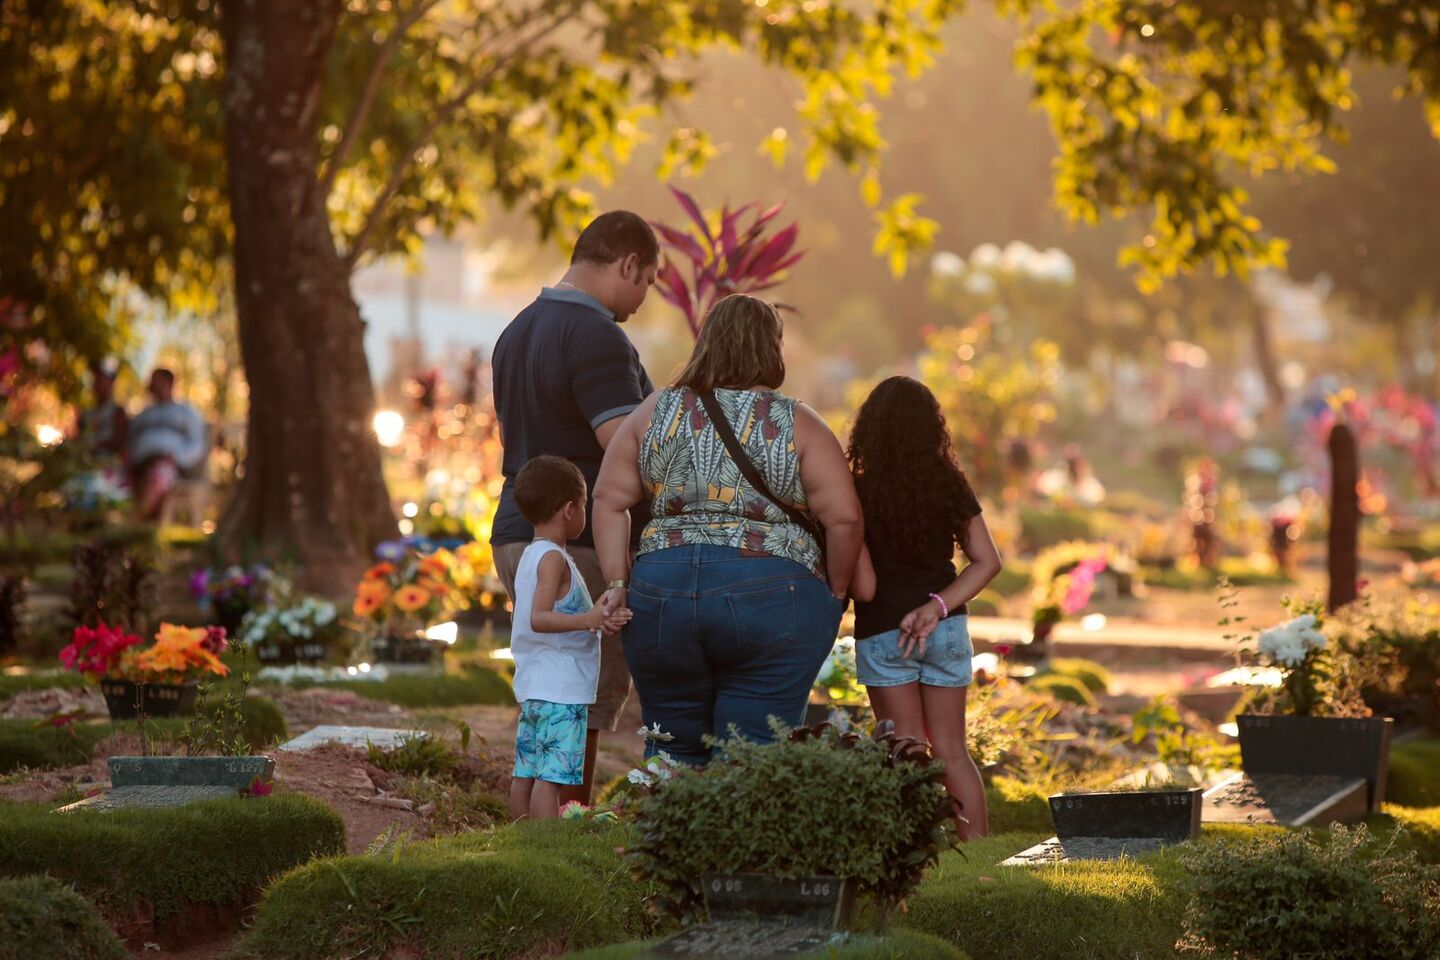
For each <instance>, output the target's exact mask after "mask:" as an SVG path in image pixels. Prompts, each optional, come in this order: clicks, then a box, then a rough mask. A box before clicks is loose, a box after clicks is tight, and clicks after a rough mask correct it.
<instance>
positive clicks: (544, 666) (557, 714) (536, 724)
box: [510, 457, 630, 820]
mask: <svg viewBox="0 0 1440 960" xmlns="http://www.w3.org/2000/svg"><path fill="white" fill-rule="evenodd" d="M585 492H586V491H585V477H584V476H583V475H582V474H581V473H580V470H579V468H578V467H576V466H575V465H574V464H573V463H571V462H570V461H568V460H565V459H564V458H562V457H536V458H535V459H533V460H531V461H530V462H529V463H527V464H525V466H524V468H523V469H521V471H520V473H519V474H518V475H516V477H515V503H516V505H517V506H518V507H519V508H520V510H521V512H522V513H524V515H525V519H526V520H528V521H530V523H531V524H532V525H533V526H534V527H535V540H534V542H532V543H531V544H530V545H529V546H528V547H526V548H525V553H524V554H523V555H521V557H520V564H519V566H518V567H517V568H516V571H515V615H514V628H513V630H512V632H511V636H510V649H511V652H512V653H514V655H515V699H516V700H518V701H519V702H520V719H519V722H518V723H517V725H516V730H515V774H514V778H513V779H512V780H511V781H510V816H511V817H513V818H514V819H516V820H519V819H520V818H522V817H530V818H531V819H532V820H540V819H544V818H546V817H554V816H557V815H558V814H559V796H560V788H561V787H562V786H575V785H578V784H579V783H581V781H582V780H583V779H584V773H585V725H586V720H587V719H588V716H587V715H588V713H589V705H590V704H592V703H594V702H595V685H596V682H597V681H598V680H599V677H600V634H599V631H601V630H608V631H612V632H613V631H617V630H619V629H620V628H621V627H622V626H623V625H624V624H625V622H626V621H627V620H629V619H630V611H629V610H626V609H620V610H616V611H614V612H613V613H611V614H610V616H609V617H607V616H606V615H605V611H604V610H603V609H602V608H600V607H596V606H594V604H593V602H592V601H591V599H590V593H589V591H587V590H586V588H585V580H584V578H583V577H581V576H580V571H579V570H578V569H576V567H575V562H574V561H573V560H571V559H570V555H569V554H567V553H566V552H565V544H566V541H568V540H570V539H571V538H573V537H577V536H579V535H580V533H581V531H583V530H584V529H585Z"/></svg>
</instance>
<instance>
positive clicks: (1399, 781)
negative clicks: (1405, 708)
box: [1385, 737, 1440, 807]
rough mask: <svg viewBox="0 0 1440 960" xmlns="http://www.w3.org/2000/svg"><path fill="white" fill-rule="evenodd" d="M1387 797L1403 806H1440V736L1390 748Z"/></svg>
mask: <svg viewBox="0 0 1440 960" xmlns="http://www.w3.org/2000/svg"><path fill="white" fill-rule="evenodd" d="M1385 799H1386V800H1387V801H1389V802H1390V803H1394V804H1398V805H1400V806H1402V807H1440V738H1433V737H1432V738H1430V739H1426V740H1410V741H1407V742H1405V743H1397V744H1395V745H1394V746H1393V747H1391V748H1390V775H1389V777H1388V778H1387V779H1386V781H1385Z"/></svg>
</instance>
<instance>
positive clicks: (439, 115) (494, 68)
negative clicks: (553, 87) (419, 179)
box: [345, 0, 579, 270]
mask: <svg viewBox="0 0 1440 960" xmlns="http://www.w3.org/2000/svg"><path fill="white" fill-rule="evenodd" d="M578 5H579V3H578V0H577V3H575V4H573V6H578ZM570 6H572V5H567V6H566V7H562V8H561V9H560V10H557V11H556V12H555V13H554V14H552V16H551V19H550V21H549V22H548V23H547V24H545V26H544V27H542V28H541V29H540V30H538V31H536V32H535V33H534V34H533V35H531V36H530V37H528V38H527V39H525V40H522V41H520V42H518V43H517V44H516V45H515V46H514V47H512V48H511V49H510V51H509V52H507V53H506V54H505V55H504V56H502V57H500V58H498V59H497V60H495V61H494V62H493V63H491V64H490V66H489V67H488V68H487V69H485V70H484V71H482V72H480V73H478V74H476V76H475V77H474V79H472V80H471V81H470V82H469V83H467V84H466V85H465V86H464V87H463V88H462V89H461V90H460V92H459V93H457V94H456V95H455V96H453V97H451V98H450V99H449V100H447V101H445V102H444V103H443V104H441V105H440V107H439V109H437V110H436V111H435V115H434V116H433V117H431V118H430V122H429V123H428V124H426V126H425V129H424V130H422V131H421V132H420V135H419V136H417V137H415V138H414V139H413V140H411V141H410V143H409V144H407V145H406V147H405V150H404V152H403V153H401V154H400V155H399V158H398V159H397V160H396V162H395V168H394V169H393V170H391V171H390V178H389V179H388V180H386V181H385V186H384V187H383V188H382V189H381V190H380V193H379V194H378V195H377V196H376V198H375V205H374V206H373V207H371V208H370V213H369V214H368V215H367V216H366V217H365V222H364V224H363V225H361V227H360V231H359V232H358V233H356V234H355V238H354V239H353V240H351V241H350V249H349V251H348V252H347V253H346V254H345V264H346V266H347V267H348V268H349V269H351V270H354V269H355V264H356V262H357V261H358V260H359V259H360V255H361V254H362V253H364V252H365V248H366V244H367V243H368V242H369V239H370V234H371V233H372V232H374V230H375V227H376V226H377V225H378V224H379V223H380V219H381V217H382V216H384V213H385V208H386V207H387V206H389V204H390V201H391V200H393V199H394V197H395V194H396V193H397V192H399V189H400V183H401V181H402V180H404V179H405V174H406V172H407V171H408V170H409V169H410V164H411V163H413V162H414V159H415V154H416V153H417V152H419V150H420V148H421V147H423V146H425V145H426V144H427V143H429V142H430V140H431V139H432V138H433V137H434V136H435V131H437V130H439V129H440V127H441V126H442V125H443V124H444V123H445V122H446V121H447V120H449V119H450V117H451V115H453V114H454V113H455V111H457V110H459V109H460V108H461V107H462V106H464V105H465V101H466V100H469V99H470V98H471V97H472V96H474V95H475V93H476V92H477V91H479V90H480V88H481V87H483V86H485V84H487V83H489V82H490V80H491V79H493V78H494V77H495V75H496V74H497V73H499V72H500V71H501V70H502V69H504V68H505V67H506V66H508V65H509V64H510V62H511V61H513V60H515V59H516V58H517V57H519V56H520V55H521V54H524V53H528V52H529V51H530V49H531V48H532V47H534V46H535V44H537V43H539V42H540V41H541V40H543V39H545V38H546V37H547V36H549V35H550V34H551V33H553V32H555V30H557V29H559V27H560V26H562V25H563V24H564V23H565V22H566V21H567V19H568V18H569V9H570Z"/></svg>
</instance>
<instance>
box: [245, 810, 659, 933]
mask: <svg viewBox="0 0 1440 960" xmlns="http://www.w3.org/2000/svg"><path fill="white" fill-rule="evenodd" d="M630 840H631V834H630V832H629V831H628V830H627V829H626V828H625V827H623V826H620V825H606V824H598V823H594V822H593V821H586V822H581V823H576V822H573V821H566V820H548V821H541V822H536V823H520V824H516V825H513V826H509V827H505V828H502V829H500V830H497V831H495V832H494V833H468V834H462V835H459V836H455V837H446V838H444V839H442V840H432V841H426V842H424V843H419V844H414V845H411V846H404V847H400V848H398V849H396V850H395V851H392V852H390V853H388V854H385V855H377V856H362V857H343V858H340V859H336V860H328V861H323V862H319V863H312V864H309V865H308V866H305V867H302V868H300V869H299V870H295V871H293V872H291V873H290V874H288V875H286V876H285V877H283V878H282V879H281V880H279V881H278V882H277V883H275V884H274V885H272V886H271V887H270V889H269V890H268V891H266V894H265V899H264V901H263V902H262V903H261V905H260V908H259V910H258V911H257V913H256V915H255V921H254V925H253V927H252V929H251V932H250V934H249V935H248V936H247V937H246V938H245V940H244V941H243V942H242V943H241V944H240V946H239V948H238V950H237V952H236V954H235V955H234V957H235V958H236V960H242V958H256V960H259V958H263V960H322V958H330V957H337V956H358V955H364V956H385V955H387V954H390V955H393V954H399V953H400V952H402V951H409V955H418V956H427V957H453V956H465V957H482V958H502V957H510V956H516V955H520V954H525V955H529V956H547V955H554V954H558V953H560V952H562V951H563V950H565V949H580V948H584V947H590V946H599V945H601V944H607V943H618V942H622V941H626V940H634V939H637V938H643V937H648V936H652V935H653V934H654V933H655V932H656V930H655V928H654V926H653V924H652V922H651V920H650V919H649V917H648V915H647V912H646V908H645V901H646V898H647V896H648V895H649V894H650V893H652V892H653V891H652V890H651V888H649V887H647V886H645V885H643V884H641V883H639V882H637V881H636V880H634V879H633V878H632V876H631V872H630V869H629V868H628V866H627V865H626V864H625V862H624V860H623V859H622V857H621V856H620V854H619V853H618V852H617V848H620V847H622V846H624V845H626V844H628V843H629V842H630Z"/></svg>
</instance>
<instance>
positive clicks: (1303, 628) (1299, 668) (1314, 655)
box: [1221, 591, 1393, 812]
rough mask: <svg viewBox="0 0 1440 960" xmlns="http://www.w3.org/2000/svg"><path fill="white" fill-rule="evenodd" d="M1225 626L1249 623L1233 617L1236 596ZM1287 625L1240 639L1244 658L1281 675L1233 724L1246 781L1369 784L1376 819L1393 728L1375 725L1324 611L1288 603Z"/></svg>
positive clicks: (1225, 600) (1227, 601)
mask: <svg viewBox="0 0 1440 960" xmlns="http://www.w3.org/2000/svg"><path fill="white" fill-rule="evenodd" d="M1221 602H1222V604H1223V605H1224V606H1225V608H1226V609H1227V615H1226V616H1225V617H1224V618H1223V619H1222V620H1221V625H1222V626H1228V625H1232V624H1242V623H1244V618H1243V617H1239V616H1235V615H1233V614H1232V613H1230V612H1229V611H1230V610H1231V609H1233V608H1234V607H1235V605H1236V602H1235V599H1234V593H1233V591H1231V592H1229V593H1226V594H1223V595H1222V601H1221ZM1286 607H1287V609H1288V612H1289V613H1290V614H1292V616H1291V618H1290V619H1289V620H1286V621H1285V622H1284V623H1280V624H1277V625H1275V626H1273V627H1270V628H1268V629H1266V630H1262V631H1260V632H1259V634H1258V635H1256V636H1254V637H1253V638H1252V637H1251V636H1249V635H1243V636H1238V637H1237V635H1235V634H1230V635H1229V636H1232V637H1237V639H1239V640H1240V641H1241V642H1242V653H1244V654H1246V658H1247V659H1249V660H1251V661H1252V662H1254V663H1256V664H1257V665H1259V666H1265V667H1271V668H1273V669H1275V670H1277V671H1278V672H1279V674H1280V684H1279V686H1278V687H1275V688H1272V689H1270V690H1266V691H1265V692H1263V693H1261V694H1259V695H1257V696H1256V697H1255V698H1254V699H1253V701H1252V703H1251V706H1250V708H1249V710H1248V711H1247V712H1246V713H1242V714H1240V715H1239V716H1238V717H1236V718H1235V721H1236V726H1237V727H1238V730H1239V735H1240V736H1239V739H1240V756H1241V764H1242V766H1243V767H1244V768H1245V772H1246V774H1248V775H1249V776H1251V777H1254V776H1256V775H1257V774H1303V775H1314V776H1330V777H1340V778H1353V777H1364V778H1365V781H1366V783H1367V785H1368V794H1369V808H1370V810H1371V811H1372V812H1378V811H1379V809H1380V804H1381V802H1382V801H1383V800H1384V797H1385V771H1386V767H1387V766H1388V760H1389V755H1390V736H1391V729H1392V727H1393V722H1392V721H1391V720H1390V719H1389V718H1386V717H1372V716H1370V710H1369V708H1368V707H1366V706H1365V703H1364V701H1363V699H1362V698H1361V696H1360V684H1359V682H1358V680H1357V678H1356V677H1355V676H1354V675H1353V673H1354V671H1353V669H1352V664H1351V662H1350V661H1349V659H1348V658H1347V657H1345V656H1344V654H1343V651H1340V650H1339V649H1338V648H1337V646H1336V645H1335V644H1332V643H1331V642H1330V641H1329V639H1328V638H1327V637H1326V635H1325V632H1324V627H1325V622H1324V613H1323V606H1322V604H1321V603H1320V601H1318V600H1316V601H1313V602H1310V603H1306V604H1295V603H1291V602H1289V601H1287V602H1286Z"/></svg>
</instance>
